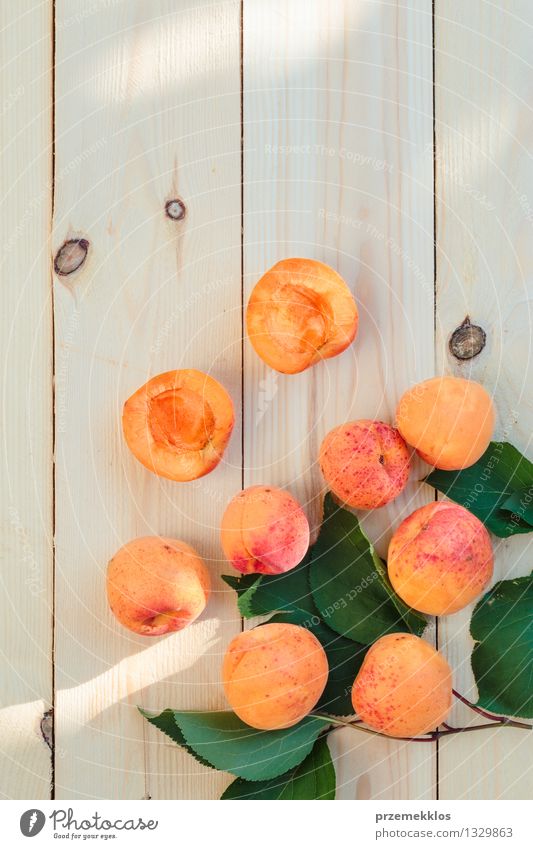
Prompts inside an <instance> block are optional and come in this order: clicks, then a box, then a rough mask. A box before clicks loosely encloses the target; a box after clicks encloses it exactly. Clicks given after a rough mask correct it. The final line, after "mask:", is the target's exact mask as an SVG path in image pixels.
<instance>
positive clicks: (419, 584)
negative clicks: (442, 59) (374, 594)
mask: <svg viewBox="0 0 533 849" xmlns="http://www.w3.org/2000/svg"><path fill="white" fill-rule="evenodd" d="M493 566H494V554H493V551H492V543H491V540H490V536H489V534H488V532H487V529H486V528H485V527H484V525H483V524H482V523H481V522H480V521H479V519H477V518H476V516H474V515H473V514H472V513H469V511H468V510H466V509H465V508H464V507H461V506H460V505H459V504H451V503H450V502H448V501H433V502H432V503H431V504H426V505H425V506H424V507H420V508H419V509H418V510H415V511H414V513H411V515H410V516H408V517H407V519H405V520H404V521H403V522H402V523H401V525H399V527H398V528H397V529H396V531H395V533H394V534H393V536H392V539H391V541H390V544H389V553H388V571H389V579H390V582H391V584H392V586H393V587H394V589H395V590H396V592H397V593H398V595H399V596H400V598H402V599H403V600H404V601H405V603H406V604H408V605H409V606H410V607H414V608H415V609H416V610H420V611H422V612H423V613H429V614H430V615H432V616H445V615H447V614H449V613H455V612H456V611H457V610H461V609H462V608H463V607H466V605H467V604H470V602H472V601H473V600H474V599H475V598H477V597H478V596H479V595H480V593H482V592H483V590H484V589H485V588H486V586H487V585H488V583H489V581H490V579H491V578H492V571H493Z"/></svg>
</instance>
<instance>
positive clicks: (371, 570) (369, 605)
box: [309, 493, 427, 645]
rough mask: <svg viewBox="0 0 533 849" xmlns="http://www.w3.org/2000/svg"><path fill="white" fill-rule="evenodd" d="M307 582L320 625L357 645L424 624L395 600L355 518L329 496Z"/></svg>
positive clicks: (417, 631)
mask: <svg viewBox="0 0 533 849" xmlns="http://www.w3.org/2000/svg"><path fill="white" fill-rule="evenodd" d="M309 577H310V583H311V591H312V595H313V599H314V602H315V604H316V606H317V608H318V610H319V612H320V615H321V617H322V619H323V620H324V622H325V623H326V624H327V625H328V626H329V627H330V628H332V629H333V630H334V631H337V632H338V633H339V634H341V635H343V636H345V637H348V638H349V639H351V640H355V641H357V642H359V643H361V644H363V645H369V644H370V643H372V642H374V641H375V640H377V639H379V637H382V636H383V635H384V634H391V633H394V632H398V631H407V632H411V633H413V634H418V635H419V634H421V633H422V632H423V630H424V628H425V626H426V624H427V623H426V619H425V618H424V617H423V616H421V615H420V614H418V613H416V612H415V611H413V610H412V609H411V608H409V607H407V606H406V605H405V604H404V603H403V602H402V600H401V599H400V598H399V597H398V596H397V595H396V593H395V592H394V590H393V589H392V587H391V585H390V583H389V580H388V578H387V575H386V572H385V569H384V566H383V563H382V561H381V560H380V558H379V557H378V556H377V554H376V552H375V551H374V548H373V546H372V545H371V544H370V542H369V541H368V539H367V538H366V536H365V534H364V533H363V531H362V530H361V527H360V525H359V522H358V520H357V518H356V517H355V516H354V515H353V514H352V513H350V512H349V511H348V510H345V509H344V508H342V507H339V506H338V505H337V504H336V503H335V501H334V500H333V498H332V496H331V494H330V493H328V494H327V495H326V498H325V500H324V521H323V523H322V527H321V529H320V534H319V536H318V540H317V541H316V543H315V545H314V546H313V548H312V549H311V563H310V567H309Z"/></svg>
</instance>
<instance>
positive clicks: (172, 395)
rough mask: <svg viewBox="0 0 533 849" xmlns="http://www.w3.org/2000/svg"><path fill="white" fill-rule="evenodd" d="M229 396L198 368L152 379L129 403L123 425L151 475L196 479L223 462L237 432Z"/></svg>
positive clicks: (129, 439)
mask: <svg viewBox="0 0 533 849" xmlns="http://www.w3.org/2000/svg"><path fill="white" fill-rule="evenodd" d="M233 423H234V413H233V404H232V401H231V398H230V396H229V395H228V393H227V392H226V390H225V389H224V387H223V386H221V385H220V383H218V381H216V380H215V379H214V378H212V377H210V376H209V375H208V374H204V373H203V372H201V371H196V370H195V369H181V370H177V371H167V372H165V373H164V374H158V375H157V377H153V378H152V379H151V380H149V381H148V383H145V384H144V386H141V388H140V389H138V390H137V392H135V393H134V394H133V395H132V396H131V398H128V400H127V401H126V403H125V404H124V411H123V414H122V427H123V430H124V437H125V439H126V442H127V443H128V446H129V448H130V450H131V452H132V453H133V454H134V455H135V457H136V458H137V459H138V460H139V461H140V462H141V463H142V464H143V466H146V468H147V469H150V471H152V472H155V474H156V475H160V476H161V477H164V478H170V479H171V480H175V481H191V480H195V479H196V478H200V477H202V475H206V474H208V472H211V471H212V470H213V469H214V468H215V466H216V465H217V464H218V463H219V462H220V459H221V457H222V454H223V453H224V449H225V448H226V445H227V444H228V441H229V438H230V436H231V431H232V429H233Z"/></svg>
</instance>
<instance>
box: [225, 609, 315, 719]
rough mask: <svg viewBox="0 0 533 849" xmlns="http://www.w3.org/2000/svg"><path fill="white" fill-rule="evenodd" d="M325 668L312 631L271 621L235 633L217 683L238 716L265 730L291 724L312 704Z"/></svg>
mask: <svg viewBox="0 0 533 849" xmlns="http://www.w3.org/2000/svg"><path fill="white" fill-rule="evenodd" d="M328 671H329V670H328V661H327V658H326V653H325V651H324V649H323V648H322V646H321V645H320V643H319V641H318V640H317V638H316V637H315V636H314V634H312V633H311V632H310V631H308V630H307V628H301V627H299V626H298V625H288V624H282V623H272V624H266V625H260V626H259V627H257V628H253V629H252V630H251V631H243V632H242V633H241V634H238V635H237V636H236V637H234V639H233V640H232V641H231V643H230V644H229V647H228V650H227V652H226V654H225V656H224V662H223V665H222V681H223V684H224V691H225V693H226V698H227V700H228V702H229V703H230V705H231V707H232V708H233V710H234V711H235V713H236V714H237V716H238V717H240V719H242V721H243V722H246V724H247V725H251V726H252V727H253V728H260V729H263V730H266V731H270V730H272V729H274V728H289V727H290V726H291V725H296V723H297V722H299V721H300V720H301V719H303V718H304V716H306V715H307V714H308V713H309V711H311V710H312V709H313V708H314V706H315V705H316V703H317V702H318V700H319V698H320V696H321V695H322V692H323V690H324V687H325V686H326V681H327V678H328Z"/></svg>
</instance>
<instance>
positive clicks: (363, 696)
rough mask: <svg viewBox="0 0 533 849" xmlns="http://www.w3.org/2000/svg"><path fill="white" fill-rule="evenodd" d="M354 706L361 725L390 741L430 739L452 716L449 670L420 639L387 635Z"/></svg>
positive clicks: (363, 675)
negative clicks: (423, 735) (422, 736)
mask: <svg viewBox="0 0 533 849" xmlns="http://www.w3.org/2000/svg"><path fill="white" fill-rule="evenodd" d="M352 704H353V708H354V711H355V712H356V714H357V715H358V716H359V718H360V719H362V720H363V722H365V723H366V724H367V725H368V726H369V727H370V728H373V729H374V730H375V731H380V732H381V733H382V734H386V735H387V736H389V737H417V736H418V735H420V734H426V733H427V732H428V731H431V730H432V729H434V728H437V727H438V726H439V725H440V724H441V723H442V722H444V720H445V719H446V717H447V716H448V714H449V712H450V709H451V705H452V673H451V669H450V667H449V665H448V663H447V661H446V660H445V658H444V657H443V656H442V655H441V654H440V652H438V651H436V650H435V649H434V648H433V647H432V646H430V645H429V644H428V643H426V642H425V641H424V640H421V639H420V637H415V636H414V635H413V634H387V635H386V636H385V637H381V638H380V639H379V640H377V641H376V642H375V643H374V644H373V645H372V646H371V647H370V648H369V650H368V652H367V653H366V655H365V659H364V661H363V664H362V666H361V669H360V670H359V673H358V675H357V678H356V679H355V681H354V684H353V688H352Z"/></svg>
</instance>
